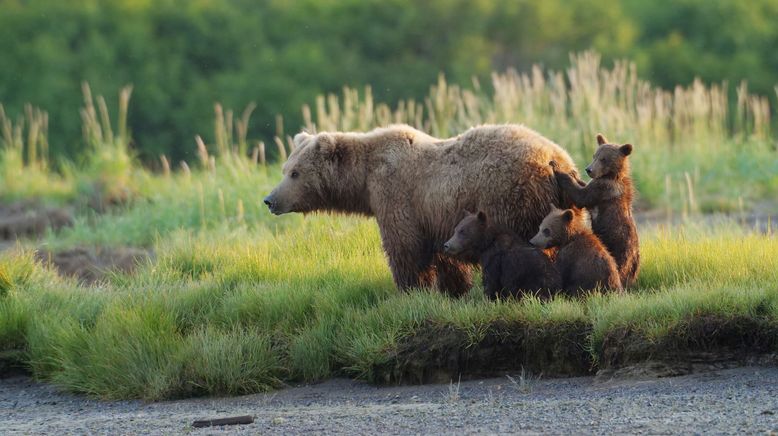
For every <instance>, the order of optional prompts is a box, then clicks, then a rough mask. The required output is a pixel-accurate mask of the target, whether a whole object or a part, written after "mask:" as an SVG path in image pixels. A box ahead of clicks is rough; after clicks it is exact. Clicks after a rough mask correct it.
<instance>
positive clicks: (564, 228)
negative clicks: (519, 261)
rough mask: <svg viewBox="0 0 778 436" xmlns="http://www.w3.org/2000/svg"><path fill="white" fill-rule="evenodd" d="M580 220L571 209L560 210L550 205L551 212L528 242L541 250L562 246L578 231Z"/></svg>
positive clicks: (577, 214)
mask: <svg viewBox="0 0 778 436" xmlns="http://www.w3.org/2000/svg"><path fill="white" fill-rule="evenodd" d="M582 219H583V218H582V217H581V216H580V213H576V211H575V210H573V209H565V210H562V209H559V208H557V207H556V206H554V205H551V212H549V213H548V215H546V217H545V218H543V222H541V223H540V229H539V230H538V233H537V234H536V235H535V236H533V237H532V239H530V241H529V242H530V244H532V245H534V246H536V247H538V248H541V249H546V248H553V247H558V246H560V245H564V244H565V243H567V241H568V240H569V239H570V236H571V235H572V234H574V233H576V231H578V229H579V228H580V226H581V225H582V222H581V221H582Z"/></svg>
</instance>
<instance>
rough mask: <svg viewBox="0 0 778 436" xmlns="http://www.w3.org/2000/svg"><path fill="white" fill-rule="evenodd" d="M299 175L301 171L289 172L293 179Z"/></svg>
mask: <svg viewBox="0 0 778 436" xmlns="http://www.w3.org/2000/svg"><path fill="white" fill-rule="evenodd" d="M299 175H300V173H298V172H297V171H292V172H291V173H289V177H291V178H293V179H296V178H297V177H298V176H299Z"/></svg>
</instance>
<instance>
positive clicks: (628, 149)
mask: <svg viewBox="0 0 778 436" xmlns="http://www.w3.org/2000/svg"><path fill="white" fill-rule="evenodd" d="M619 151H620V152H621V154H623V155H624V156H629V155H630V154H632V144H624V145H622V146H621V147H619Z"/></svg>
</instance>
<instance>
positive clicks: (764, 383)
mask: <svg viewBox="0 0 778 436" xmlns="http://www.w3.org/2000/svg"><path fill="white" fill-rule="evenodd" d="M236 415H253V416H254V418H255V420H254V423H253V424H250V425H239V426H230V427H212V428H206V429H194V428H192V427H191V423H192V422H193V421H194V420H196V419H204V418H217V417H226V416H236ZM223 432H230V433H245V434H257V433H262V434H266V433H269V434H301V433H316V434H323V433H324V434H327V433H352V434H430V433H435V434H438V433H447V434H463V433H522V434H527V433H530V434H533V433H552V434H570V433H574V434H595V433H596V434H602V433H606V434H611V433H619V434H624V433H630V434H635V433H640V434H670V433H705V434H722V433H724V434H726V433H743V432H746V433H760V434H778V368H775V367H772V368H767V367H746V368H738V369H729V370H722V371H717V372H709V373H702V374H693V375H688V376H683V377H676V378H662V379H642V380H638V379H619V380H607V381H603V380H598V379H595V378H594V377H581V378H572V379H550V380H538V379H529V380H528V381H524V382H522V381H521V379H520V377H518V376H517V377H513V378H512V379H509V378H507V377H504V378H495V379H489V380H481V381H468V382H462V383H461V384H459V386H457V384H456V383H453V384H449V385H426V386H401V387H383V388H380V387H374V386H370V385H366V384H364V383H360V382H355V381H350V380H343V379H338V380H331V381H328V382H326V383H321V384H317V385H310V386H300V387H290V388H287V389H284V390H281V391H277V392H273V393H269V394H261V395H247V396H243V397H234V398H209V399H189V400H181V401H169V402H160V403H143V402H140V401H118V402H103V401H96V400H89V399H86V398H84V397H81V396H74V395H69V394H63V393H60V392H57V390H56V389H55V388H53V387H51V386H49V385H45V384H39V383H35V382H33V381H31V380H30V379H28V378H25V377H17V378H13V379H6V380H0V433H2V434H19V433H21V434H55V433H56V434H84V433H89V434H92V433H96V434H106V433H110V434H138V433H142V434H179V433H196V434H214V433H223Z"/></svg>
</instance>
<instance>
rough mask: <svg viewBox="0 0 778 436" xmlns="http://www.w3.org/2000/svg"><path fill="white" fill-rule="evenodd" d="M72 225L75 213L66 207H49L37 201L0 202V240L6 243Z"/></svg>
mask: <svg viewBox="0 0 778 436" xmlns="http://www.w3.org/2000/svg"><path fill="white" fill-rule="evenodd" d="M72 225H73V214H72V213H71V212H70V211H69V210H68V209H66V208H55V207H48V206H44V205H42V204H41V203H39V202H36V201H17V202H15V203H0V241H5V242H6V243H7V242H8V241H14V240H16V239H18V238H23V237H36V236H41V235H43V234H45V233H46V231H47V230H48V229H52V230H54V231H57V230H59V229H61V228H63V227H69V226H72Z"/></svg>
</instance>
